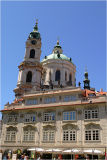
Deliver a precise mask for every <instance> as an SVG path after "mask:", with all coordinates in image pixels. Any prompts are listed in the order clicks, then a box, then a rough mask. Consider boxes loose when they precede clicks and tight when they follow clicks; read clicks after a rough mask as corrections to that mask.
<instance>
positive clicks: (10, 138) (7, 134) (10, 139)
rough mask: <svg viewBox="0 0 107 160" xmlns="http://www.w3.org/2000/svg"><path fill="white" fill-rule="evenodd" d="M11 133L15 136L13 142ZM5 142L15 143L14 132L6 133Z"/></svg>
mask: <svg viewBox="0 0 107 160" xmlns="http://www.w3.org/2000/svg"><path fill="white" fill-rule="evenodd" d="M12 133H14V135H15V138H14V139H13V140H12ZM7 137H8V138H9V139H8V138H7ZM5 141H7V142H15V141H16V131H6V137H5Z"/></svg>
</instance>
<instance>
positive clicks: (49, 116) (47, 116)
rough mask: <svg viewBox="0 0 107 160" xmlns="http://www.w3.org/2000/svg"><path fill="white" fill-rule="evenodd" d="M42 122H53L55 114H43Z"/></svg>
mask: <svg viewBox="0 0 107 160" xmlns="http://www.w3.org/2000/svg"><path fill="white" fill-rule="evenodd" d="M44 121H55V113H54V112H50V113H44Z"/></svg>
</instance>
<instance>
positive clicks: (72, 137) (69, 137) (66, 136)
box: [63, 130, 76, 141]
mask: <svg viewBox="0 0 107 160" xmlns="http://www.w3.org/2000/svg"><path fill="white" fill-rule="evenodd" d="M63 141H76V131H75V130H64V131H63Z"/></svg>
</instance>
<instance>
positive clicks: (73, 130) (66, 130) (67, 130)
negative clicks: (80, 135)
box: [62, 129, 77, 143]
mask: <svg viewBox="0 0 107 160" xmlns="http://www.w3.org/2000/svg"><path fill="white" fill-rule="evenodd" d="M71 131H72V132H75V140H70V132H71ZM64 132H68V140H64ZM72 135H73V133H72ZM62 138H63V142H67V143H68V142H76V140H77V131H76V130H75V129H64V130H63V137H62Z"/></svg>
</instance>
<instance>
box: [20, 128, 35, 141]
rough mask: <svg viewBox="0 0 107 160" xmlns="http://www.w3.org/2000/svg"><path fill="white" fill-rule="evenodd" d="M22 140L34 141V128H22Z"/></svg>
mask: <svg viewBox="0 0 107 160" xmlns="http://www.w3.org/2000/svg"><path fill="white" fill-rule="evenodd" d="M31 137H32V138H31ZM23 141H24V142H35V131H34V130H24V131H23Z"/></svg>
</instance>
